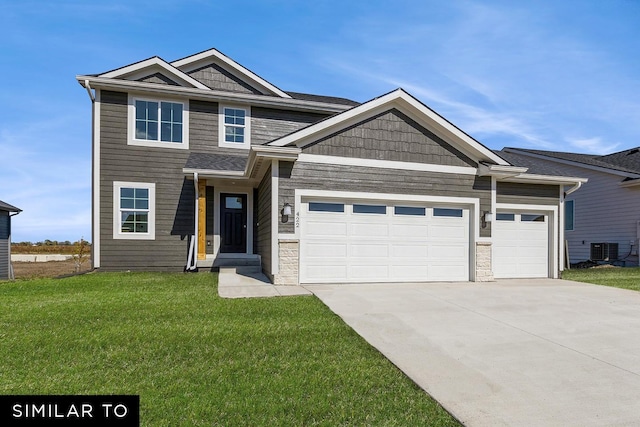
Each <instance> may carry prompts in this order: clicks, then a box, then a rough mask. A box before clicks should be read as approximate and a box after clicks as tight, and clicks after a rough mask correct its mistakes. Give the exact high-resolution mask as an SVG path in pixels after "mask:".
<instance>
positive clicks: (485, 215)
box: [482, 211, 493, 228]
mask: <svg viewBox="0 0 640 427" xmlns="http://www.w3.org/2000/svg"><path fill="white" fill-rule="evenodd" d="M491 221H493V214H492V213H491V212H489V211H484V212H483V213H482V228H487V223H489V222H491Z"/></svg>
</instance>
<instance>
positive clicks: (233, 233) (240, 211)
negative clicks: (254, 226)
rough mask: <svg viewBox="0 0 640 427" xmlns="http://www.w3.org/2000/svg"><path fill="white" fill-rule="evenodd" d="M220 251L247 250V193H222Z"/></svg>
mask: <svg viewBox="0 0 640 427" xmlns="http://www.w3.org/2000/svg"><path fill="white" fill-rule="evenodd" d="M220 252H221V253H246V252H247V195H246V194H236V193H220Z"/></svg>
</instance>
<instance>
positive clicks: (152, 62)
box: [98, 56, 209, 90]
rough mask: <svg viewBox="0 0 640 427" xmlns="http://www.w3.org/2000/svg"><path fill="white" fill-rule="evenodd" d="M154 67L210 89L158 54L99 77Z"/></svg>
mask: <svg viewBox="0 0 640 427" xmlns="http://www.w3.org/2000/svg"><path fill="white" fill-rule="evenodd" d="M154 67H157V68H158V69H160V70H163V71H165V72H167V73H168V74H169V76H173V77H175V78H177V79H178V80H181V81H182V82H183V83H187V84H189V85H191V86H193V87H195V88H198V89H205V90H209V88H208V87H207V86H205V85H204V84H202V83H200V82H199V81H197V80H196V79H194V78H193V77H191V76H190V75H188V74H186V73H184V72H182V71H181V70H179V69H177V68H176V67H174V66H172V65H171V64H169V63H167V62H165V61H163V60H162V59H161V58H158V57H157V56H156V57H153V58H149V59H146V60H144V61H141V62H137V63H135V64H131V65H128V66H126V67H123V68H118V69H117V70H113V71H109V72H107V73H104V74H100V75H99V76H98V77H103V78H109V79H116V78H121V77H125V76H128V75H130V74H134V73H138V72H140V71H143V70H144V69H146V68H154Z"/></svg>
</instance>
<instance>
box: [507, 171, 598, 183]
mask: <svg viewBox="0 0 640 427" xmlns="http://www.w3.org/2000/svg"><path fill="white" fill-rule="evenodd" d="M501 181H503V182H516V183H540V184H560V185H562V184H567V185H569V184H576V183H579V182H582V183H585V182H587V181H588V179H587V178H578V177H573V176H552V175H536V174H529V173H523V174H520V175H517V176H513V177H508V178H505V179H501Z"/></svg>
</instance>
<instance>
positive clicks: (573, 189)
mask: <svg viewBox="0 0 640 427" xmlns="http://www.w3.org/2000/svg"><path fill="white" fill-rule="evenodd" d="M580 187H582V183H581V182H577V183H576V185H574V186H573V187H571V188H570V189H568V190H567V191H565V192H564V197H567V196H568V195H569V194H571V193H573V192H574V191H578V190H579V189H580Z"/></svg>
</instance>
